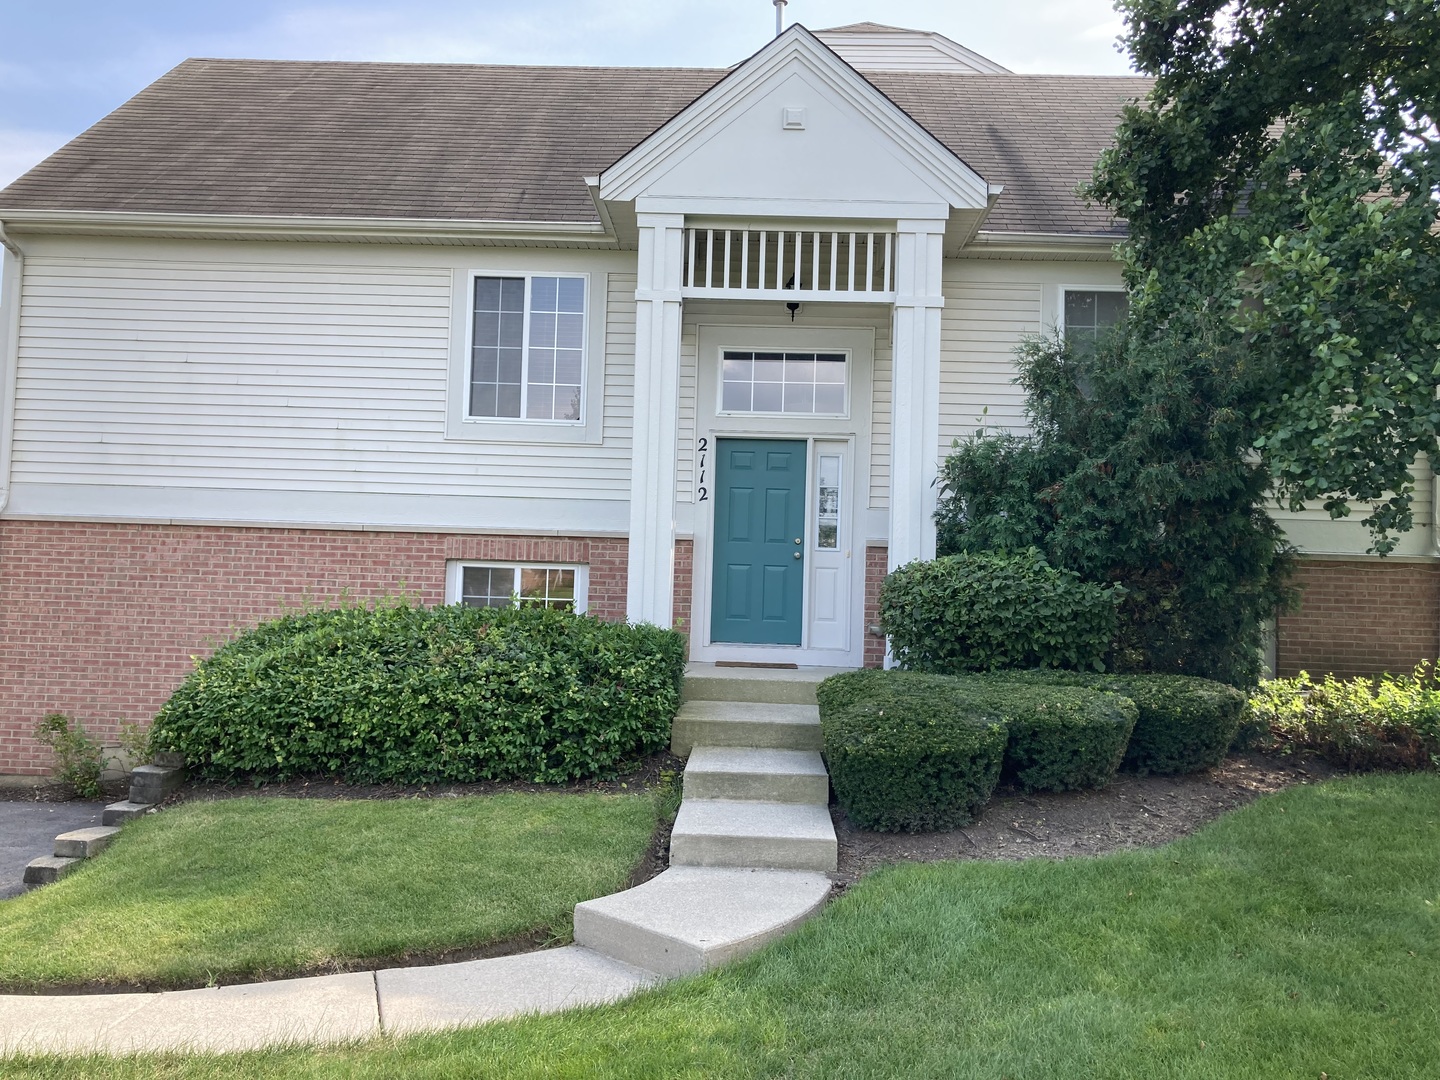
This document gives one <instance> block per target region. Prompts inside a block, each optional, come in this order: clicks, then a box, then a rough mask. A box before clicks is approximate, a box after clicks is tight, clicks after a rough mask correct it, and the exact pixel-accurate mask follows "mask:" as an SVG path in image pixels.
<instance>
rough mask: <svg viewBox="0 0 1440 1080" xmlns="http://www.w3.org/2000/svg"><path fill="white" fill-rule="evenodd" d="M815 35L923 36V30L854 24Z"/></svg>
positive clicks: (827, 28) (862, 23)
mask: <svg viewBox="0 0 1440 1080" xmlns="http://www.w3.org/2000/svg"><path fill="white" fill-rule="evenodd" d="M815 32H816V33H817V34H924V33H927V31H925V30H910V29H907V28H906V27H903V26H886V25H885V24H884V23H874V22H856V23H846V24H845V25H844V26H827V27H826V28H825V29H824V30H817V31H815Z"/></svg>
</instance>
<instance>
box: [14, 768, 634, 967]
mask: <svg viewBox="0 0 1440 1080" xmlns="http://www.w3.org/2000/svg"><path fill="white" fill-rule="evenodd" d="M656 813H657V801H656V799H655V798H654V797H652V796H649V795H601V794H573V793H533V794H532V793H502V794H497V795H485V796H465V797H456V798H446V797H440V798H427V799H390V800H381V799H376V800H345V799H334V800H332V799H287V798H273V797H246V798H237V799H223V800H216V801H214V802H199V801H197V802H189V803H183V804H181V805H179V806H177V807H174V808H171V809H167V810H165V811H163V812H161V813H159V814H153V815H147V816H146V817H143V818H141V819H139V820H137V821H134V822H132V823H130V824H129V825H127V826H126V827H125V829H124V831H123V832H122V833H121V834H120V835H119V836H118V837H117V838H116V839H115V842H114V843H113V844H112V845H111V847H110V848H109V849H108V850H106V851H105V852H103V853H102V854H101V855H100V856H98V857H97V858H95V859H92V860H88V861H87V863H86V864H85V865H83V866H81V867H78V868H77V869H76V870H75V871H74V872H73V873H72V874H70V875H69V876H68V877H66V878H64V879H62V880H61V881H59V882H57V883H56V884H54V885H48V886H46V887H45V888H43V889H37V890H35V891H33V892H31V893H29V894H27V895H25V896H21V897H16V898H15V899H12V900H7V901H5V902H4V903H3V904H0V988H3V991H0V992H8V993H15V992H24V991H26V990H29V989H33V988H44V987H52V988H53V987H56V986H62V987H63V986H117V987H119V986H123V987H132V986H137V985H138V986H144V987H146V988H161V987H172V988H173V987H181V986H204V985H207V984H209V983H214V982H215V981H217V980H219V981H224V982H244V981H248V980H251V979H261V978H277V977H284V976H287V975H291V974H294V973H297V972H302V971H316V970H323V969H326V968H331V969H334V968H336V967H339V966H349V967H354V966H356V962H359V961H365V960H378V959H381V958H386V957H396V956H399V957H403V956H404V955H407V954H413V953H420V952H438V951H441V950H446V949H456V948H472V947H477V946H483V945H486V944H488V943H491V942H495V941H503V940H506V939H509V938H513V937H518V936H521V935H526V934H531V933H535V932H539V933H540V934H541V935H544V936H549V937H552V938H555V937H564V936H567V935H568V933H569V926H570V919H571V915H572V912H573V910H574V907H575V904H576V903H578V902H579V901H581V900H587V899H590V898H592V897H596V896H604V895H606V894H608V893H611V892H614V891H616V890H617V889H621V888H623V887H624V886H625V883H626V881H627V880H628V878H629V876H630V874H631V872H632V871H633V870H634V868H635V866H636V865H637V864H638V863H639V861H640V859H641V857H642V855H643V854H644V853H645V850H646V848H647V847H648V845H649V842H650V839H651V836H652V834H653V831H654V827H655V822H656ZM360 966H363V965H360Z"/></svg>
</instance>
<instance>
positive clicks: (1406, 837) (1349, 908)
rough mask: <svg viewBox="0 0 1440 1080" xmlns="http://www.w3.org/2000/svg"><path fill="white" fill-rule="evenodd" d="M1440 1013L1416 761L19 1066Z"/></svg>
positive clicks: (1139, 1049)
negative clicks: (540, 1002)
mask: <svg viewBox="0 0 1440 1080" xmlns="http://www.w3.org/2000/svg"><path fill="white" fill-rule="evenodd" d="M1437 1031H1440V776H1435V775H1422V776H1408V777H1390V776H1380V777H1368V778H1362V779H1352V780H1344V781H1338V782H1334V783H1329V784H1325V785H1322V786H1317V787H1305V788H1294V789H1291V790H1289V791H1287V792H1284V793H1283V794H1280V795H1278V796H1274V797H1271V798H1267V799H1264V800H1262V801H1260V802H1258V803H1256V804H1255V805H1253V806H1251V807H1249V808H1247V809H1244V810H1241V811H1238V812H1236V813H1234V814H1232V815H1229V816H1227V817H1225V818H1223V819H1221V820H1220V821H1218V822H1217V823H1215V824H1213V825H1211V826H1210V827H1209V828H1207V829H1205V830H1204V831H1203V832H1201V833H1199V834H1197V835H1196V836H1193V837H1190V838H1188V839H1186V840H1183V841H1180V842H1179V843H1176V844H1174V845H1172V846H1170V847H1167V848H1157V849H1151V850H1145V851H1136V852H1127V853H1122V854H1117V855H1111V856H1107V857H1104V858H1099V859H1075V860H1072V861H1069V862H1043V861H1039V860H1036V861H1031V862H1025V863H1003V862H989V863H984V862H969V863H951V864H931V865H924V866H920V865H916V866H906V867H902V868H896V869H891V870H888V871H884V872H881V873H878V874H875V875H874V876H872V877H870V878H867V879H866V880H864V881H863V882H861V883H860V884H859V885H858V886H856V887H855V888H854V889H853V890H851V892H850V893H849V894H848V895H847V896H845V897H844V898H842V899H841V900H839V901H838V902H836V903H835V904H833V905H831V906H830V908H829V909H828V910H827V911H826V912H825V913H824V915H823V916H821V917H820V918H819V919H817V920H815V921H814V922H812V923H810V924H809V925H808V926H807V927H806V928H805V929H803V930H802V931H801V932H800V933H798V934H796V935H795V936H793V937H792V938H790V939H788V940H787V941H784V942H781V943H779V944H778V945H776V946H775V947H772V948H770V949H767V950H765V951H764V952H762V953H761V954H759V955H757V956H755V957H752V958H751V959H749V960H747V961H745V962H742V963H740V964H738V965H735V966H734V967H731V968H729V969H726V970H723V971H720V972H717V973H714V974H711V975H708V976H704V977H701V978H696V979H689V980H684V981H681V982H678V983H673V984H671V985H669V986H668V987H665V988H663V989H661V990H659V991H656V992H653V993H649V994H645V995H643V996H641V997H639V998H636V999H634V1000H632V1001H631V1002H628V1003H625V1004H621V1005H618V1006H610V1007H606V1008H600V1009H592V1010H587V1011H584V1012H577V1013H570V1014H565V1015H559V1016H552V1017H541V1018H534V1019H529V1020H525V1021H521V1022H515V1023H505V1024H497V1025H493V1026H490V1027H483V1028H476V1029H472V1030H469V1031H464V1032H453V1033H448V1034H444V1035H434V1036H424V1037H416V1038H408V1039H402V1040H396V1041H387V1040H375V1041H373V1042H369V1043H365V1044H361V1045H358V1046H350V1047H343V1048H336V1049H328V1050H307V1049H290V1050H275V1051H269V1052H263V1053H252V1054H244V1055H239V1056H235V1057H223V1056H210V1057H195V1058H187V1057H183V1056H178V1055H175V1056H148V1057H143V1058H138V1059H128V1060H124V1061H114V1060H110V1059H105V1058H90V1059H56V1058H45V1059H23V1060H22V1059H12V1060H10V1061H9V1062H5V1063H3V1064H4V1065H5V1067H6V1068H8V1069H9V1070H10V1075H16V1076H21V1075H23V1076H39V1077H56V1078H60V1077H64V1078H71V1077H81V1076H95V1077H100V1076H103V1077H106V1078H113V1080H127V1078H138V1077H162V1078H170V1077H174V1078H187V1080H190V1078H199V1077H216V1078H219V1077H225V1078H231V1077H237V1078H242V1080H244V1078H257V1077H277V1078H278V1077H286V1078H289V1077H326V1078H330V1077H334V1078H340V1077H375V1078H380V1077H394V1076H405V1077H407V1078H411V1077H436V1078H438V1077H492V1076H493V1077H680V1076H685V1077H750V1076H775V1077H781V1076H784V1077H790V1076H798V1077H826V1078H832V1077H833V1078H846V1077H937V1078H938V1077H946V1078H951V1077H956V1078H969V1077H974V1078H985V1080H1000V1078H1001V1077H1008V1078H1010V1080H1059V1078H1066V1080H1070V1078H1075V1080H1083V1078H1092V1077H1104V1078H1106V1080H1111V1078H1120V1080H1123V1078H1134V1080H1168V1078H1182V1077H1183V1078H1187V1080H1188V1078H1202V1077H1203V1078H1214V1080H1248V1078H1253V1077H1275V1078H1280V1077H1284V1078H1291V1077H1299V1078H1312V1080H1318V1078H1319V1077H1320V1076H1321V1074H1322V1073H1324V1074H1328V1076H1329V1077H1330V1078H1331V1080H1359V1078H1374V1080H1408V1078H1416V1080H1419V1078H1421V1077H1425V1078H1430V1080H1433V1078H1434V1077H1436V1076H1437V1074H1440V1057H1437V1041H1436V1039H1437V1037H1436V1032H1437ZM0 1071H4V1070H3V1069H0Z"/></svg>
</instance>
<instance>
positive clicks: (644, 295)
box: [625, 208, 685, 627]
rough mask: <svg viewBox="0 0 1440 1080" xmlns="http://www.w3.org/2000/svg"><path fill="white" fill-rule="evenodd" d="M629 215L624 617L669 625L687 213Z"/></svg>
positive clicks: (673, 555)
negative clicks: (631, 373)
mask: <svg viewBox="0 0 1440 1080" xmlns="http://www.w3.org/2000/svg"><path fill="white" fill-rule="evenodd" d="M637 209H638V208H637ZM635 217H636V221H637V223H638V224H639V226H640V261H639V269H638V277H637V281H636V288H635V405H634V408H635V413H634V415H635V419H634V427H633V430H632V435H631V441H630V453H631V461H630V556H629V572H628V581H627V583H626V594H625V617H626V618H627V619H629V620H630V621H631V622H646V623H653V624H654V625H656V626H664V627H668V626H669V625H670V619H671V605H672V602H673V597H674V592H675V454H676V442H675V441H676V436H677V431H678V426H679V413H680V280H681V277H680V275H681V269H682V265H683V259H684V251H685V245H684V237H685V218H684V216H683V215H680V214H653V213H646V212H644V211H643V210H639V211H638V212H637V213H636V215H635Z"/></svg>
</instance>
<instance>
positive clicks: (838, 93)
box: [599, 24, 989, 217]
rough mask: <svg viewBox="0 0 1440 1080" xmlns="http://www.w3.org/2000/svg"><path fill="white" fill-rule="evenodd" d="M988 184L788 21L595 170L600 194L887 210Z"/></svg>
mask: <svg viewBox="0 0 1440 1080" xmlns="http://www.w3.org/2000/svg"><path fill="white" fill-rule="evenodd" d="M988 194H989V186H988V185H987V184H986V182H985V180H984V178H983V177H981V176H980V175H979V174H977V173H976V172H975V171H974V170H973V169H971V168H970V167H969V166H967V165H966V164H965V163H964V162H963V161H961V160H960V159H959V158H958V157H956V156H955V154H954V153H953V152H952V151H951V150H950V149H949V148H948V147H946V146H945V145H944V144H942V143H941V142H940V141H939V140H938V139H936V138H935V137H934V136H933V135H931V134H930V133H929V132H928V131H926V130H925V129H924V128H923V127H921V126H920V125H919V124H917V123H916V122H915V121H914V120H912V119H911V118H910V117H909V116H908V115H907V114H906V113H905V112H904V111H903V110H902V109H900V108H899V107H898V106H897V105H895V104H894V103H893V102H892V101H890V100H889V99H888V98H887V97H885V95H884V94H882V93H881V92H880V91H879V90H877V89H876V88H875V87H874V86H873V85H871V84H870V83H869V82H868V81H866V79H865V78H864V77H863V76H862V75H860V74H859V72H857V71H856V70H855V69H854V68H852V67H850V65H848V64H847V63H846V62H845V61H844V60H842V59H841V58H840V57H839V56H837V55H836V54H835V53H834V52H832V51H831V50H830V49H829V48H827V47H826V46H825V45H824V44H823V43H822V42H820V41H819V40H818V39H817V38H816V37H815V36H814V35H813V34H811V33H810V31H808V30H806V29H805V28H804V27H803V26H800V25H799V24H795V25H793V26H791V27H790V28H789V29H787V30H786V31H785V32H784V33H783V34H781V35H780V36H779V37H777V38H776V39H775V40H774V41H772V42H771V43H770V44H768V45H767V46H765V48H763V49H761V50H760V51H759V52H758V53H756V54H755V55H754V56H752V57H751V58H750V59H748V60H746V61H745V62H744V63H742V64H740V65H739V66H738V67H737V68H736V69H735V70H734V71H732V72H731V73H730V74H729V75H727V76H726V77H725V78H724V79H722V80H721V81H720V82H719V83H717V84H716V85H715V86H714V87H712V88H711V89H710V90H709V91H707V92H706V93H705V94H703V95H702V96H701V97H700V98H698V99H697V100H696V101H694V102H692V103H691V104H690V105H689V106H687V107H686V108H685V109H683V110H682V111H681V112H680V113H678V114H677V115H676V116H674V117H672V118H671V119H670V120H669V121H668V122H666V123H665V124H664V125H662V126H661V127H660V128H659V129H658V130H656V131H655V132H653V133H652V134H651V135H650V136H649V137H647V138H646V139H645V140H644V141H642V142H641V143H640V144H639V145H638V146H636V147H635V148H634V149H633V150H631V151H630V152H629V153H627V154H626V155H625V156H624V157H622V158H621V159H620V160H619V161H617V162H616V163H615V164H614V165H612V166H611V167H610V168H608V169H606V170H605V172H604V173H603V174H602V176H601V177H600V191H599V196H600V198H601V199H603V200H606V201H612V202H629V201H631V200H634V199H637V198H652V199H657V200H664V201H666V202H671V201H682V202H684V201H690V200H694V201H695V202H696V203H697V204H699V203H704V204H706V205H708V206H710V207H711V208H712V209H713V207H714V206H716V205H723V206H728V207H732V208H733V211H734V212H735V213H745V212H747V210H746V207H747V205H749V206H752V207H755V206H762V205H763V206H765V207H769V208H772V212H773V209H774V208H777V207H779V208H783V207H791V208H792V210H791V212H793V213H795V214H797V215H801V216H812V217H815V216H820V217H824V216H857V215H860V216H868V217H878V216H887V215H886V214H885V213H884V208H885V207H886V206H892V205H893V206H894V207H896V208H897V212H896V214H894V215H889V216H905V213H904V211H903V209H901V208H903V207H919V206H930V207H935V208H940V207H947V208H949V209H951V210H983V209H984V208H985V207H986V205H987V196H988Z"/></svg>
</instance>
